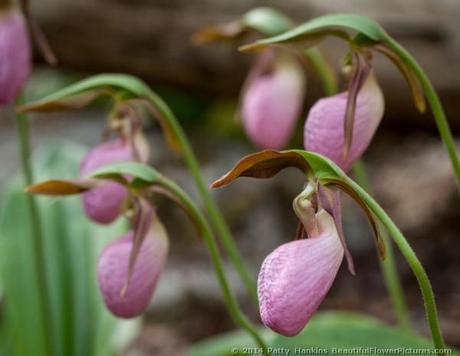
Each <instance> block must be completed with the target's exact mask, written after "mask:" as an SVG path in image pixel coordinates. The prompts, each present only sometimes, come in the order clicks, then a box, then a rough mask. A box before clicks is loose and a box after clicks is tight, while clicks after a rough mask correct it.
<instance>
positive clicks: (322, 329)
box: [189, 312, 432, 356]
mask: <svg viewBox="0 0 460 356" xmlns="http://www.w3.org/2000/svg"><path fill="white" fill-rule="evenodd" d="M262 331H263V334H264V335H263V336H264V338H265V340H267V342H268V345H269V348H272V350H273V351H272V354H274V352H275V350H279V352H281V350H283V349H284V350H285V349H288V350H289V351H290V355H292V354H296V355H301V354H302V353H301V352H302V350H305V354H310V355H321V354H332V353H333V349H334V348H335V354H336V355H343V354H345V352H343V351H342V352H341V351H340V350H338V349H347V350H353V348H356V349H354V350H355V352H354V353H353V354H354V355H364V354H365V355H375V354H379V353H376V351H375V350H372V349H366V350H363V349H361V350H359V349H357V348H359V347H361V348H372V347H375V348H377V349H381V350H382V349H393V348H396V349H398V348H406V349H409V348H414V349H420V348H422V349H432V345H431V343H430V342H429V341H428V340H426V339H424V338H421V337H419V336H416V335H413V334H409V333H406V332H404V331H401V330H400V329H398V328H394V327H390V326H388V325H385V324H383V323H382V322H380V321H379V320H377V319H375V318H373V317H370V316H367V315H364V314H357V313H351V312H318V313H316V315H315V316H314V317H313V318H312V319H311V320H310V322H309V323H308V325H307V327H306V328H305V329H304V330H303V331H302V332H301V333H300V334H299V335H297V336H295V337H289V338H288V337H284V336H281V335H278V334H275V333H273V332H270V331H269V330H267V329H264V330H262ZM254 347H256V345H254V343H253V341H252V340H251V339H250V338H249V337H248V336H246V335H244V334H243V333H242V332H241V331H237V332H232V333H226V334H223V335H218V336H216V337H213V338H209V339H206V340H204V341H201V342H198V343H197V344H195V345H193V347H192V348H191V350H190V352H189V355H190V356H195V355H196V356H198V355H200V356H211V355H212V356H227V355H235V354H238V355H244V354H249V352H248V353H245V352H244V351H245V349H246V350H250V349H251V348H254ZM252 350H254V349H252ZM296 350H297V351H296ZM236 351H239V353H236ZM377 352H378V350H377ZM286 354H287V353H286V352H285V353H283V355H286ZM350 354H351V352H350ZM386 354H388V355H394V354H398V351H397V350H396V351H394V352H388V353H386ZM399 354H401V352H399Z"/></svg>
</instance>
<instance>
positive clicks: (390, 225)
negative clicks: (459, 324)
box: [347, 179, 444, 349]
mask: <svg viewBox="0 0 460 356" xmlns="http://www.w3.org/2000/svg"><path fill="white" fill-rule="evenodd" d="M347 183H348V184H349V185H350V186H351V187H352V188H353V189H354V190H355V191H356V192H357V193H358V194H359V195H360V196H361V198H362V199H363V200H364V201H365V203H366V204H367V205H368V206H369V208H370V209H371V210H372V212H373V213H374V214H375V215H376V216H377V218H378V219H379V220H380V221H381V222H382V224H383V225H384V226H385V228H386V229H387V231H388V232H389V234H390V236H391V237H392V238H393V241H394V242H395V243H396V245H397V246H398V248H399V250H400V251H401V253H402V255H403V256H404V258H405V259H406V261H407V263H408V264H409V266H410V268H411V269H412V271H413V273H414V275H415V277H416V278H417V281H418V284H419V287H420V291H421V292H422V296H423V301H424V306H425V313H426V318H427V320H428V324H429V326H430V330H431V337H432V339H433V344H434V347H435V348H437V349H442V348H444V340H443V337H442V334H441V329H440V326H439V321H438V316H437V309H436V302H435V298H434V293H433V288H432V287H431V283H430V280H429V278H428V275H427V274H426V272H425V270H424V268H423V266H422V264H421V262H420V260H419V259H418V257H417V255H416V254H415V252H414V250H413V249H412V247H411V246H410V245H409V243H408V242H407V240H406V238H405V237H404V235H403V234H402V233H401V231H400V230H399V229H398V227H397V226H396V225H395V223H394V222H393V221H392V220H391V218H390V217H389V216H388V215H387V213H386V212H385V211H384V210H383V209H382V208H381V207H380V205H379V204H378V203H377V202H376V201H375V200H374V199H373V198H372V197H371V196H370V195H369V194H367V192H366V191H365V190H364V189H363V188H361V187H360V186H359V184H357V183H355V182H354V181H353V180H351V179H347Z"/></svg>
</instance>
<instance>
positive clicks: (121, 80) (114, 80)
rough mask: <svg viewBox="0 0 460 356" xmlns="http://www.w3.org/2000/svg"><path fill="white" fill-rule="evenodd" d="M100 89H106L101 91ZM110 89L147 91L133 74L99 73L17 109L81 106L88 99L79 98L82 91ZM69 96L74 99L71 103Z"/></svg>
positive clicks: (42, 109) (100, 93)
mask: <svg viewBox="0 0 460 356" xmlns="http://www.w3.org/2000/svg"><path fill="white" fill-rule="evenodd" d="M102 89H106V90H108V91H101V90H102ZM110 89H115V90H120V89H121V90H124V91H126V92H127V93H129V94H131V95H132V96H145V95H147V93H148V91H149V89H148V87H147V86H146V85H145V83H144V82H142V81H141V80H139V79H138V78H136V77H134V76H131V75H127V74H99V75H95V76H92V77H89V78H86V79H83V80H81V81H78V82H76V83H74V84H71V85H69V86H67V87H65V88H63V89H61V90H58V91H56V92H55V93H52V94H50V95H48V96H45V97H44V98H43V99H40V100H37V101H35V102H32V103H29V104H26V105H24V106H22V107H20V108H19V109H20V111H52V110H62V109H63V108H74V107H77V106H78V105H77V104H76V103H80V102H81V103H82V105H81V106H83V105H86V104H87V103H88V100H81V95H82V94H83V93H91V92H94V91H96V94H98V95H102V94H107V93H110ZM70 98H73V99H75V100H76V101H75V102H74V103H73V105H72V100H70Z"/></svg>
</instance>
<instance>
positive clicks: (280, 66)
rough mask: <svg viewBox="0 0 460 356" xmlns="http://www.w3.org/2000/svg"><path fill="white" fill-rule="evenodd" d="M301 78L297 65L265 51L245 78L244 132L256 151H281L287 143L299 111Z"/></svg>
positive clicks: (301, 94)
mask: <svg viewBox="0 0 460 356" xmlns="http://www.w3.org/2000/svg"><path fill="white" fill-rule="evenodd" d="M304 92H305V76H304V73H303V69H302V67H301V65H300V64H299V63H298V61H297V60H296V59H295V58H293V57H292V56H289V55H286V54H284V53H277V52H273V51H265V52H264V53H262V55H260V56H259V58H258V61H257V62H256V65H255V66H254V68H253V70H252V72H251V73H250V74H249V77H248V79H247V82H246V85H245V87H244V89H243V94H242V108H241V116H242V120H243V125H244V128H245V131H246V133H247V135H248V136H249V138H250V139H251V141H252V142H253V143H254V144H255V145H256V146H258V147H260V148H274V149H281V148H283V147H284V146H286V144H287V143H288V141H289V139H290V137H291V135H292V131H293V130H294V128H295V125H296V122H297V119H298V117H299V115H300V113H301V110H302V104H303V97H304Z"/></svg>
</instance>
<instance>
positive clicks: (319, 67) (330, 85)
mask: <svg viewBox="0 0 460 356" xmlns="http://www.w3.org/2000/svg"><path fill="white" fill-rule="evenodd" d="M305 56H306V57H307V58H308V59H309V60H310V62H311V64H312V65H313V67H314V69H315V70H316V72H317V73H318V76H319V79H320V80H321V84H322V86H323V90H324V93H325V94H326V95H328V96H329V95H333V94H336V93H337V91H338V84H337V78H336V75H335V73H334V70H333V69H332V68H331V66H330V65H329V64H328V63H327V62H326V60H325V58H324V57H323V56H322V55H321V53H320V51H319V50H318V49H316V48H310V49H307V50H306V51H305Z"/></svg>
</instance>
